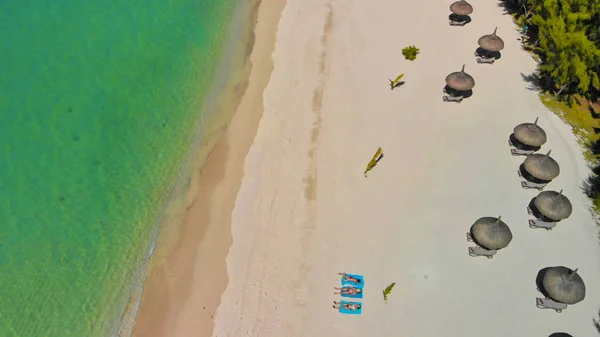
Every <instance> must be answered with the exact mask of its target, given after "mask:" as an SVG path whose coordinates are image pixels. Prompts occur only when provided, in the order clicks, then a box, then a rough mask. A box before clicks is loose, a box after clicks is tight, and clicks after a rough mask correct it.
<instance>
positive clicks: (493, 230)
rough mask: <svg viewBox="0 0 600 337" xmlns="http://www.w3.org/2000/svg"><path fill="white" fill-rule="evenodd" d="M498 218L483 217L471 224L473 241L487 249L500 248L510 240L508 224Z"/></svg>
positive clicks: (510, 234)
mask: <svg viewBox="0 0 600 337" xmlns="http://www.w3.org/2000/svg"><path fill="white" fill-rule="evenodd" d="M500 218H501V217H498V218H493V217H483V218H480V219H478V220H477V221H475V223H474V224H473V226H471V235H473V239H474V241H475V242H476V243H477V244H479V245H480V246H482V247H484V248H487V249H502V248H505V247H506V246H508V244H509V243H510V241H511V240H512V237H513V236H512V233H511V231H510V228H508V225H507V224H505V223H504V221H502V220H501V219H500Z"/></svg>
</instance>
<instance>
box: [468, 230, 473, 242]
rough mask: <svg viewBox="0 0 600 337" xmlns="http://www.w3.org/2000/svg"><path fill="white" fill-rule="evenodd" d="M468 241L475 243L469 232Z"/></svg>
mask: <svg viewBox="0 0 600 337" xmlns="http://www.w3.org/2000/svg"><path fill="white" fill-rule="evenodd" d="M467 241H469V242H473V237H472V236H471V233H469V232H467Z"/></svg>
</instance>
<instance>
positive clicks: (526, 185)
mask: <svg viewBox="0 0 600 337" xmlns="http://www.w3.org/2000/svg"><path fill="white" fill-rule="evenodd" d="M546 185H548V184H538V183H532V182H531V181H527V180H525V181H521V187H522V188H535V189H537V190H538V191H541V190H543V189H544V187H546Z"/></svg>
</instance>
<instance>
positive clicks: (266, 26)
mask: <svg viewBox="0 0 600 337" xmlns="http://www.w3.org/2000/svg"><path fill="white" fill-rule="evenodd" d="M277 5H279V6H277ZM284 5H285V1H281V0H263V1H260V2H258V1H257V2H256V3H255V4H253V6H254V7H253V8H252V11H253V12H251V14H253V15H252V17H253V18H254V20H253V25H252V33H253V34H254V35H253V36H251V37H250V38H249V39H248V41H247V42H248V43H247V44H246V45H245V46H244V47H245V48H246V51H251V53H250V60H251V62H247V59H246V62H245V66H244V70H242V71H241V72H239V73H236V74H234V76H232V77H233V80H234V81H231V82H229V83H228V84H229V86H230V87H231V92H226V93H224V94H223V95H222V96H221V97H220V99H219V102H218V103H219V104H217V105H218V106H219V107H220V108H221V109H220V110H221V111H222V109H223V107H226V106H228V105H229V107H232V108H233V109H231V111H235V113H234V114H233V116H231V117H230V118H227V117H229V116H227V115H225V118H224V116H223V115H218V116H216V115H215V116H208V118H207V119H211V118H214V119H219V120H221V121H223V119H225V120H226V121H228V120H230V122H229V123H228V122H225V123H214V122H213V123H207V130H205V131H206V132H205V133H204V137H203V138H204V139H203V142H202V143H203V144H202V148H200V149H198V151H196V154H195V156H194V165H193V167H194V168H195V170H196V171H195V172H193V174H192V177H191V181H190V185H189V189H188V192H187V196H186V200H185V210H182V209H179V212H167V214H168V213H175V214H177V213H178V214H180V218H179V220H181V217H182V218H183V222H182V224H181V226H180V228H178V229H172V228H171V229H170V230H169V232H170V233H161V234H160V239H159V240H160V241H159V243H158V247H157V249H156V252H155V254H154V256H153V257H152V261H151V264H150V267H149V268H148V271H147V273H146V275H147V276H146V280H145V282H144V285H143V293H142V298H141V301H140V306H139V309H138V313H137V316H136V318H135V320H134V322H133V329H132V333H131V335H132V336H173V335H176V336H188V335H193V336H210V335H211V334H212V330H213V317H214V315H215V312H216V309H217V307H218V305H219V303H220V296H221V294H222V292H223V291H224V290H225V288H226V286H227V283H228V275H227V270H226V263H225V259H226V256H227V253H228V250H229V247H230V246H231V243H232V238H231V233H230V223H231V213H232V211H233V207H234V203H235V199H236V196H237V191H238V189H239V187H240V183H241V180H242V176H243V164H244V160H245V155H246V153H247V152H248V150H249V148H250V146H251V144H252V142H253V139H254V136H255V134H256V131H257V130H258V123H259V121H260V119H261V116H262V92H263V90H264V88H265V87H266V85H267V83H268V80H269V77H270V74H271V71H272V68H273V64H272V60H271V58H270V54H271V53H272V51H273V48H274V44H275V33H276V30H277V24H278V22H279V17H280V14H281V10H282V9H283V7H284ZM240 6H242V5H240ZM249 35H252V34H249ZM236 42H238V43H239V41H236ZM235 75H237V76H235ZM244 75H246V76H244ZM244 82H245V83H244ZM236 96H237V97H241V99H240V100H239V105H238V104H235V103H234V104H233V106H232V102H236V100H235V99H233V100H231V99H230V100H227V99H228V98H231V97H236ZM235 105H237V108H236V107H235ZM211 127H212V129H211ZM202 164H204V165H202ZM180 204H181V203H180ZM182 213H184V214H185V215H183V214H182ZM173 220H175V221H177V220H178V219H177V217H175V218H174V219H173ZM162 227H163V226H161V229H162ZM207 275H209V277H206V276H207ZM190 305H191V307H190ZM200 306H201V307H202V309H200ZM199 313H201V315H199Z"/></svg>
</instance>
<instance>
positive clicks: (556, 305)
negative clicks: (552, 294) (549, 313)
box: [535, 297, 567, 313]
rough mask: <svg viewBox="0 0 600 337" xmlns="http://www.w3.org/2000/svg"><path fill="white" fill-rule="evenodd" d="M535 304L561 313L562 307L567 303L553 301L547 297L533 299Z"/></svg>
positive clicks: (564, 307)
mask: <svg viewBox="0 0 600 337" xmlns="http://www.w3.org/2000/svg"><path fill="white" fill-rule="evenodd" d="M535 305H536V306H537V307H538V308H540V309H554V310H555V311H556V312H558V313H561V312H562V311H563V309H566V308H567V305H566V304H564V303H560V302H555V301H553V300H551V299H549V298H539V297H537V298H536V299H535Z"/></svg>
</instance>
